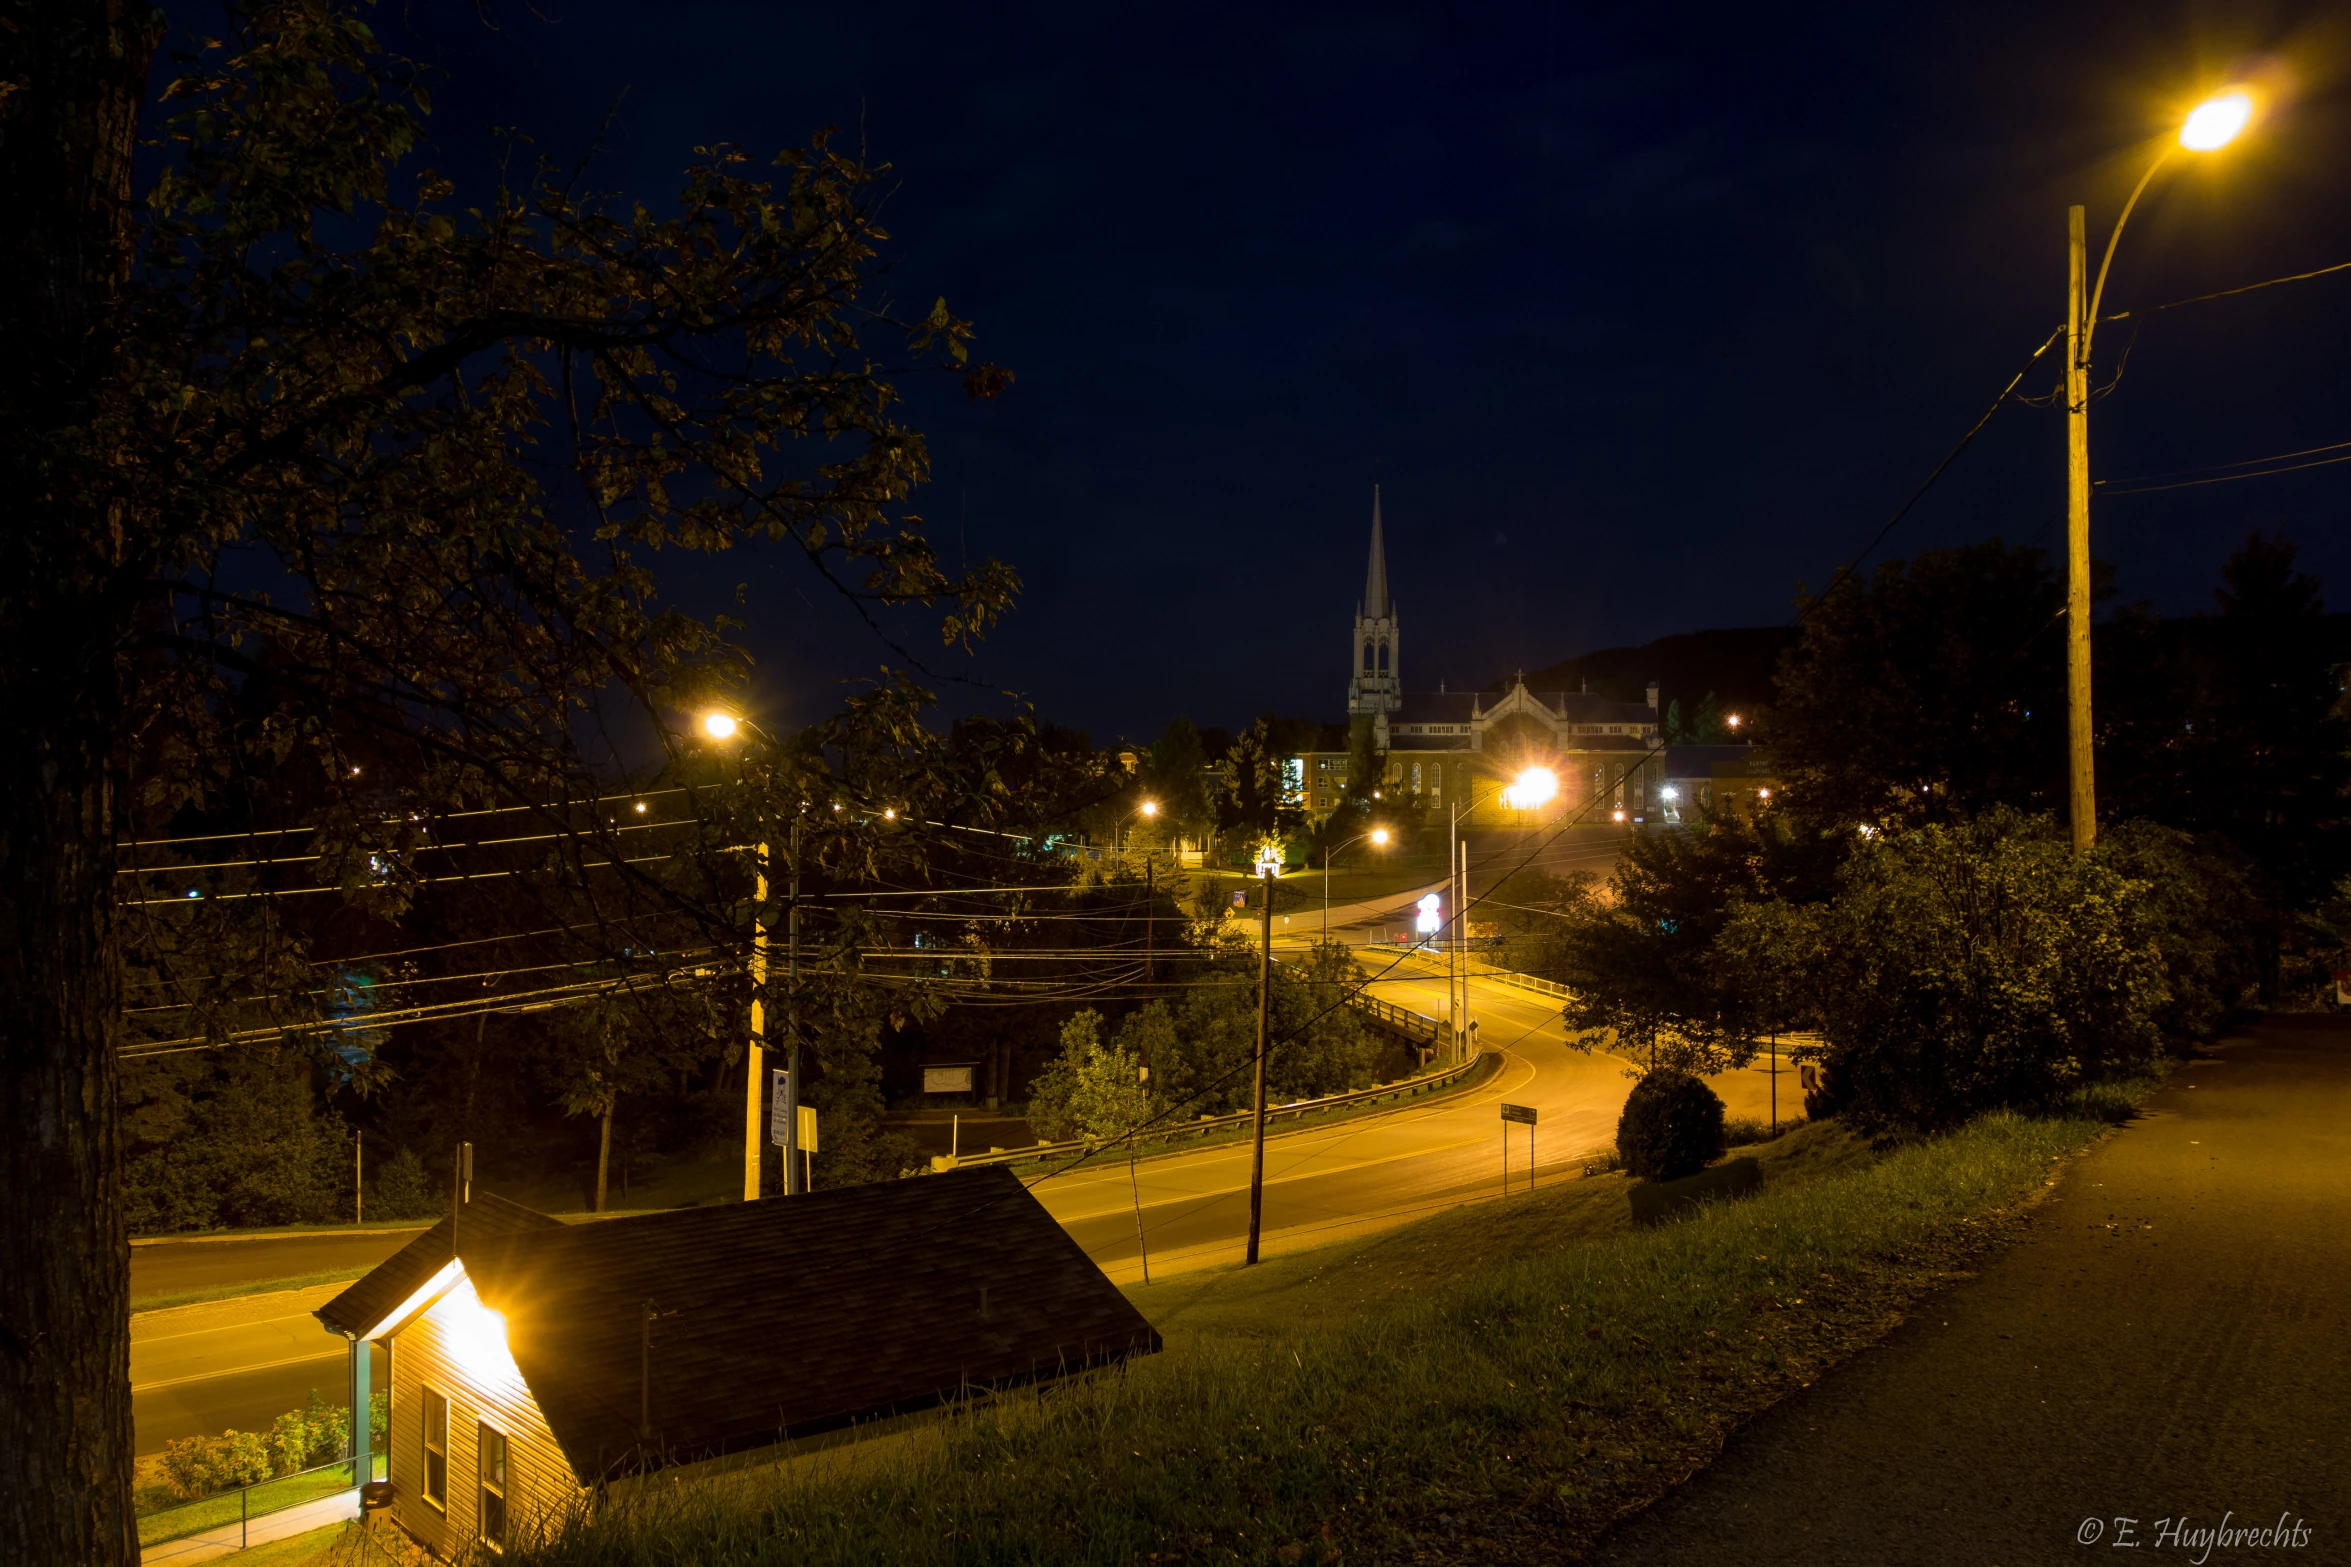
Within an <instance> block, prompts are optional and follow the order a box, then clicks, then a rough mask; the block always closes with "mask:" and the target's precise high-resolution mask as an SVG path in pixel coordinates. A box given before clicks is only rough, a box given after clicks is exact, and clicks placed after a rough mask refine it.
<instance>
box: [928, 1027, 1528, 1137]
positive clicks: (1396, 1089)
mask: <svg viewBox="0 0 2351 1567" xmlns="http://www.w3.org/2000/svg"><path fill="white" fill-rule="evenodd" d="M1381 1005H1383V1006H1384V1005H1386V1003H1385V1002H1382V1003H1381ZM1410 1015H1411V1016H1414V1017H1419V1016H1420V1014H1419V1013H1417V1012H1416V1013H1412V1014H1410ZM1422 1021H1423V1022H1429V1023H1432V1024H1433V1023H1434V1021H1435V1020H1434V1019H1428V1018H1423V1019H1422ZM1501 1064H1502V1055H1501V1052H1499V1051H1495V1050H1481V1051H1480V1052H1478V1053H1477V1054H1476V1055H1474V1056H1472V1057H1471V1058H1470V1059H1468V1060H1467V1061H1463V1062H1460V1063H1458V1064H1456V1065H1453V1066H1448V1067H1441V1068H1439V1069H1438V1070H1437V1071H1434V1072H1424V1073H1422V1074H1421V1075H1420V1076H1418V1077H1408V1078H1405V1079H1403V1080H1402V1081H1401V1082H1395V1083H1382V1084H1379V1085H1378V1086H1376V1087H1372V1088H1358V1089H1356V1090H1354V1091H1353V1092H1351V1093H1344V1094H1325V1095H1323V1096H1322V1097H1321V1098H1320V1099H1295V1100H1292V1101H1291V1102H1290V1103H1288V1104H1286V1105H1267V1106H1266V1107H1265V1119H1266V1120H1267V1121H1268V1122H1273V1121H1281V1120H1292V1121H1294V1120H1296V1119H1298V1118H1299V1117H1300V1116H1306V1115H1317V1114H1320V1113H1321V1112H1322V1111H1325V1110H1339V1109H1345V1108H1349V1107H1353V1106H1362V1105H1372V1104H1378V1103H1380V1102H1381V1101H1383V1100H1389V1099H1393V1100H1398V1101H1401V1100H1406V1099H1418V1098H1420V1097H1422V1096H1424V1095H1427V1094H1433V1093H1436V1092H1437V1091H1439V1090H1440V1089H1446V1088H1452V1087H1454V1086H1456V1085H1458V1084H1461V1083H1464V1082H1466V1081H1468V1080H1470V1079H1471V1078H1473V1077H1480V1076H1482V1075H1484V1074H1485V1073H1488V1072H1491V1071H1492V1070H1494V1068H1496V1067H1498V1066H1500V1065H1501ZM1252 1119H1254V1112H1252V1111H1248V1110H1236V1111H1234V1112H1233V1113H1232V1114H1230V1115H1204V1116H1202V1117H1200V1118H1199V1119H1198V1120H1196V1121H1178V1122H1173V1123H1171V1124H1169V1125H1168V1126H1167V1127H1166V1128H1165V1129H1164V1130H1160V1131H1154V1132H1152V1133H1151V1134H1149V1139H1148V1140H1149V1141H1150V1142H1151V1143H1154V1144H1163V1143H1167V1142H1172V1141H1173V1140H1175V1139H1177V1138H1180V1137H1202V1136H1206V1135H1207V1134H1208V1133H1210V1132H1216V1131H1222V1130H1225V1129H1226V1128H1229V1127H1235V1126H1246V1125H1247V1124H1249V1122H1250V1121H1251V1120H1252ZM1110 1141H1111V1139H1108V1138H1099V1137H1096V1138H1087V1137H1073V1138H1070V1139H1068V1140H1067V1141H1065V1142H1058V1143H1035V1144H1032V1145H1030V1146H1029V1147H1027V1148H1006V1149H1002V1150H1000V1151H997V1152H992V1153H983V1154H966V1155H964V1156H963V1157H961V1158H956V1157H954V1156H953V1155H949V1154H938V1155H934V1156H933V1157H932V1159H931V1170H932V1173H934V1174H937V1173H940V1172H943V1171H947V1170H963V1169H971V1168H973V1167H975V1166H978V1165H983V1164H1025V1163H1027V1162H1028V1161H1030V1160H1032V1159H1054V1158H1059V1157H1060V1156H1062V1155H1064V1154H1080V1153H1084V1152H1086V1151H1087V1150H1088V1149H1090V1148H1099V1147H1103V1146H1106V1145H1107V1144H1108V1143H1109V1142H1110Z"/></svg>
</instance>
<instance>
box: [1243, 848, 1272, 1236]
mask: <svg viewBox="0 0 2351 1567" xmlns="http://www.w3.org/2000/svg"><path fill="white" fill-rule="evenodd" d="M1261 885H1263V887H1264V888H1265V908H1264V909H1263V911H1262V922H1261V923H1260V925H1259V927H1258V934H1257V1096H1256V1112H1257V1119H1256V1124H1255V1126H1254V1128H1253V1129H1252V1131H1251V1133H1250V1150H1249V1256H1248V1258H1247V1262H1248V1263H1254V1262H1256V1261H1257V1232H1258V1228H1259V1225H1260V1224H1261V1223H1262V1222H1263V1220H1264V1217H1265V1050H1266V1044H1267V1041H1268V1038H1269V1036H1270V1034H1271V1033H1272V1030H1273V867H1272V866H1271V865H1268V866H1266V868H1265V874H1264V876H1263V878H1262V881H1261Z"/></svg>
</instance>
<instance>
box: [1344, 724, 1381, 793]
mask: <svg viewBox="0 0 2351 1567" xmlns="http://www.w3.org/2000/svg"><path fill="white" fill-rule="evenodd" d="M1379 738H1380V737H1379V731H1378V730H1377V729H1376V728H1374V727H1373V725H1372V721H1371V717H1370V715H1368V714H1360V713H1359V714H1357V715H1356V716H1355V718H1354V719H1353V720H1352V721H1350V722H1349V723H1348V725H1347V798H1348V800H1349V801H1351V802H1355V803H1357V804H1368V803H1369V802H1370V800H1371V796H1372V791H1373V790H1375V789H1377V788H1378V787H1379V786H1380V780H1381V779H1382V778H1384V777H1386V776H1387V771H1388V753H1387V752H1385V751H1383V750H1381V749H1380V748H1379Z"/></svg>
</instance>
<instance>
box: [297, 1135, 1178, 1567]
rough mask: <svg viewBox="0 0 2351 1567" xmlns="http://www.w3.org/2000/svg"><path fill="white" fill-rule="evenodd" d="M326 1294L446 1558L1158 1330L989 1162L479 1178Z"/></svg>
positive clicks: (417, 1521) (1106, 1358)
mask: <svg viewBox="0 0 2351 1567" xmlns="http://www.w3.org/2000/svg"><path fill="white" fill-rule="evenodd" d="M317 1314H318V1317H319V1320H320V1321H322V1322H324V1323H325V1324H326V1325H327V1326H328V1327H329V1328H330V1329H332V1330H334V1331H336V1332H339V1333H342V1334H343V1335H344V1336H345V1337H346V1338H347V1339H349V1340H350V1341H351V1344H352V1348H353V1356H352V1361H353V1368H354V1389H353V1391H354V1396H355V1397H356V1398H357V1399H358V1400H359V1401H360V1403H361V1405H362V1406H364V1401H365V1399H366V1396H367V1386H366V1379H367V1374H366V1370H365V1368H366V1367H367V1365H368V1364H369V1358H368V1354H367V1349H368V1346H369V1345H370V1344H371V1343H373V1344H378V1345H381V1346H382V1347H383V1349H384V1351H385V1354H386V1356H387V1357H388V1360H389V1365H390V1374H389V1381H390V1383H391V1423H390V1431H389V1438H388V1440H389V1443H390V1447H391V1452H390V1455H389V1457H390V1465H389V1473H390V1477H391V1478H390V1489H391V1512H392V1517H393V1519H394V1520H395V1522H397V1523H398V1525H399V1526H400V1527H401V1528H402V1529H403V1530H404V1531H406V1532H407V1533H408V1534H409V1535H411V1536H412V1537H414V1538H415V1539H416V1540H417V1542H418V1543H419V1544H421V1545H423V1546H424V1547H425V1548H426V1549H428V1550H430V1551H433V1552H434V1553H436V1554H438V1555H441V1556H449V1557H454V1556H461V1555H464V1554H465V1553H467V1552H469V1551H472V1550H474V1549H476V1548H478V1547H487V1548H488V1549H490V1550H493V1551H495V1550H499V1549H502V1548H503V1547H504V1546H505V1545H506V1544H507V1543H508V1542H509V1541H512V1540H517V1539H522V1538H527V1537H529V1536H530V1535H532V1534H534V1533H536V1532H538V1531H539V1530H540V1529H543V1528H545V1527H547V1526H548V1525H549V1524H551V1523H552V1522H554V1521H555V1520H557V1519H560V1518H562V1517H563V1516H565V1515H566V1514H567V1513H569V1512H571V1511H572V1510H573V1509H575V1508H577V1507H578V1506H579V1505H580V1503H581V1501H582V1498H583V1496H584V1495H585V1494H586V1493H587V1492H588V1491H590V1490H591V1489H592V1488H593V1487H595V1486H596V1485H598V1484H600V1483H601V1482H603V1481H606V1480H608V1479H611V1478H614V1477H617V1476H619V1475H623V1474H627V1473H632V1472H638V1471H642V1470H645V1469H649V1468H653V1467H658V1466H661V1465H666V1464H676V1463H689V1462H695V1461H699V1460H702V1459H706V1458H711V1457H715V1456H718V1455H720V1454H723V1453H729V1452H739V1451H742V1450H745V1449H749V1448H756V1447H764V1446H768V1445H771V1444H774V1443H776V1442H779V1441H782V1440H784V1439H786V1438H789V1437H797V1436H804V1435H809V1434H813V1433H817V1432H823V1431H828V1430H835V1429H838V1428H841V1427H845V1426H850V1425H854V1424H857V1423H860V1422H864V1421H871V1420H879V1419H883V1418H886V1417H888V1416H891V1415H896V1414H902V1413H907V1412H910V1411H913V1410H917V1409H922V1408H926V1407H929V1406H931V1405H934V1404H938V1403H940V1402H942V1401H945V1400H949V1399H953V1398H955V1397H957V1396H958V1395H960V1394H964V1393H966V1392H979V1391H989V1390H998V1389H1003V1388H1008V1387H1014V1386H1018V1385H1020V1384H1023V1383H1030V1382H1038V1381H1043V1380H1047V1379H1050V1378H1053V1377H1058V1376H1063V1375H1067V1374H1069V1373H1072V1372H1076V1371H1082V1370H1086V1369H1088V1368H1091V1367H1097V1366H1102V1365H1106V1364H1109V1363H1112V1362H1116V1361H1120V1360H1123V1359H1125V1358H1126V1357H1128V1356H1130V1355H1136V1354H1148V1353H1151V1352H1153V1351H1155V1350H1157V1349H1158V1348H1159V1347H1160V1339H1159V1335H1158V1333H1157V1332H1155V1331H1154V1330H1153V1329H1152V1327H1151V1325H1150V1323H1148V1322H1146V1321H1145V1320H1144V1319H1143V1317H1142V1315H1141V1313H1139V1312H1137V1311H1136V1310H1135V1308H1134V1307H1133V1305H1131V1304H1130V1303H1129V1302H1128V1301H1127V1299H1126V1297H1125V1296H1124V1295H1122V1294H1121V1293H1119V1290H1118V1288H1117V1286H1115V1285H1113V1284H1112V1283H1111V1282H1110V1280H1109V1279H1108V1278H1106V1277H1105V1276H1104V1275H1103V1273H1102V1270H1101V1269H1100V1268H1098V1267H1096V1266H1095V1265H1094V1263H1093V1261H1092V1260H1091V1259H1089V1258H1088V1257H1087V1256H1086V1254H1085V1252H1084V1251H1082V1250H1081V1249H1080V1248H1079V1247H1078V1244H1077V1242H1076V1241H1075V1240H1073V1239H1071V1237H1070V1235H1069V1233H1068V1232H1067V1231H1065V1230H1064V1229H1062V1227H1061V1226H1060V1224H1058V1223H1057V1222H1055V1220H1054V1219H1053V1217H1052V1215H1050V1214H1048V1213H1047V1212H1046V1211H1045V1209H1044V1207H1043V1206H1042V1205H1041V1204H1039V1203H1038V1202H1037V1200H1036V1199H1035V1198H1033V1197H1031V1196H1030V1195H1029V1194H1028V1192H1027V1190H1026V1189H1025V1188H1024V1187H1023V1186H1022V1185H1021V1183H1020V1182H1019V1180H1018V1179H1016V1178H1015V1177H1014V1176H1013V1175H1012V1173H1011V1172H1010V1171H1009V1170H1006V1169H1003V1168H988V1169H978V1170H967V1171H957V1172H954V1173H952V1174H947V1175H937V1176H929V1177H925V1178H923V1179H919V1180H905V1181H885V1182H877V1183H875V1184H873V1185H868V1186H852V1187H845V1188H842V1189H841V1190H838V1191H829V1192H818V1193H812V1194H810V1195H807V1196H804V1197H794V1198H783V1199H769V1200H766V1201H762V1202H752V1203H736V1204H730V1205H727V1206H724V1207H711V1208H686V1209H680V1210H677V1211H674V1212H667V1213H651V1214H639V1215H632V1216H630V1217H626V1218H616V1219H602V1220H595V1221H592V1222H582V1223H576V1224H566V1223H564V1222H562V1221H560V1220H557V1219H553V1218H550V1217H548V1216H547V1215H545V1214H541V1213H537V1212H534V1211H532V1210H531V1209H529V1208H525V1207H522V1206H521V1205H519V1204H516V1203H511V1202H507V1201H505V1200H503V1199H501V1198H497V1197H492V1196H488V1195H486V1194H484V1195H479V1196H476V1197H474V1198H473V1199H472V1200H471V1201H468V1202H465V1203H463V1204H462V1205H460V1206H458V1207H457V1208H456V1210H455V1212H454V1213H453V1215H452V1217H451V1218H448V1219H443V1220H442V1221H441V1222H440V1223H439V1224H437V1225H435V1226H434V1227H433V1228H432V1229H431V1230H429V1231H427V1232H426V1233H425V1234H423V1235H422V1236H420V1237H418V1238H417V1239H416V1240H415V1241H413V1242H411V1243H410V1244H409V1245H408V1246H407V1247H405V1248H404V1249H403V1250H401V1251H400V1252H399V1253H397V1254H396V1255H394V1256H393V1257H391V1258H390V1259H389V1260H387V1261H386V1262H385V1263H383V1265H382V1266H380V1267H378V1268H377V1269H376V1270H375V1271H374V1272H372V1273H370V1274H368V1275H367V1276H366V1277H365V1278H363V1279H361V1280H359V1281H358V1282H357V1283H355V1284H353V1285H352V1286H351V1287H350V1288H349V1289H347V1290H345V1291H344V1292H343V1293H342V1294H340V1295H338V1296H336V1297H335V1298H334V1299H333V1300H331V1301H329V1302H327V1304H326V1305H324V1306H322V1307H320V1308H319V1310H318V1313H317ZM355 1425H356V1427H357V1429H358V1430H360V1431H362V1432H364V1431H365V1430H366V1423H365V1422H355Z"/></svg>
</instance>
